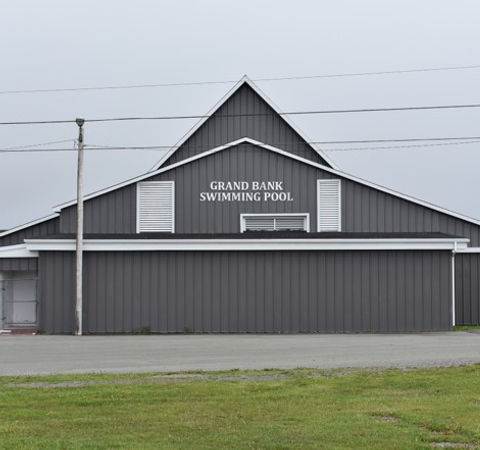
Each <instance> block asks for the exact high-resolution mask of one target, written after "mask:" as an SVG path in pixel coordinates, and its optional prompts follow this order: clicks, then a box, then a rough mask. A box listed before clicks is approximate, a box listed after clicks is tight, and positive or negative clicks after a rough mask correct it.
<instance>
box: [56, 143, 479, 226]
mask: <svg viewBox="0 0 480 450" xmlns="http://www.w3.org/2000/svg"><path fill="white" fill-rule="evenodd" d="M244 143H248V144H252V145H255V146H257V147H260V148H263V149H265V150H269V151H271V152H274V153H277V154H280V155H283V156H285V157H287V158H291V159H294V160H297V161H299V162H302V163H304V164H307V165H310V166H312V167H316V168H317V169H321V170H324V171H325V172H329V173H331V174H334V175H337V176H339V177H342V178H346V179H348V180H352V181H355V182H356V183H359V184H363V185H364V186H368V187H371V188H373V189H376V190H378V191H382V192H385V193H387V194H390V195H393V196H395V197H398V198H402V199H403V200H407V201H409V202H412V203H416V204H417V205H421V206H424V207H426V208H429V209H432V210H434V211H438V212H441V213H443V214H447V215H449V216H452V217H456V218H457V219H461V220H464V221H466V222H470V223H473V224H475V225H480V221H479V220H476V219H473V218H471V217H468V216H464V215H462V214H459V213H456V212H453V211H450V210H448V209H445V208H442V207H441V206H437V205H434V204H432V203H429V202H426V201H423V200H419V199H417V198H415V197H411V196H409V195H405V194H402V193H400V192H397V191H395V190H393V189H389V188H387V187H384V186H381V185H378V184H375V183H371V182H370V181H367V180H364V179H362V178H359V177H356V176H354V175H350V174H348V173H346V172H342V171H340V170H337V169H332V168H331V167H328V166H324V165H322V164H319V163H316V162H313V161H310V160H309V159H306V158H302V157H301V156H298V155H294V154H292V153H289V152H286V151H285V150H282V149H280V148H277V147H274V146H272V145H268V144H265V143H263V142H259V141H255V140H254V139H251V138H248V137H245V138H242V139H238V140H236V141H232V142H230V143H228V144H225V145H221V146H219V147H215V148H212V149H210V150H207V151H206V152H203V153H199V154H197V155H194V156H192V157H190V158H187V159H184V160H182V161H179V162H177V163H174V164H171V165H169V166H166V167H162V168H160V169H158V170H155V171H152V172H148V173H146V174H143V175H140V176H138V177H135V178H131V179H130V180H127V181H124V182H123V183H119V184H116V185H114V186H110V187H108V188H106V189H102V190H100V191H97V192H93V193H91V194H89V195H86V196H85V197H84V200H90V199H92V198H95V197H98V196H100V195H103V194H106V193H108V192H111V191H114V190H116V189H120V188H122V187H124V186H128V185H130V184H133V183H137V182H138V181H141V180H144V179H146V178H151V177H153V176H155V175H158V174H161V173H164V172H167V171H169V170H172V169H175V168H176V167H180V166H183V165H185V164H189V163H191V162H193V161H196V160H198V159H201V158H204V157H206V156H209V155H212V154H214V153H217V152H220V151H223V150H226V149H228V148H231V147H234V146H237V145H240V144H244ZM75 204H76V200H72V201H70V202H68V203H63V204H61V205H58V206H57V208H56V209H55V211H57V212H58V211H60V210H62V209H63V208H66V207H68V206H72V205H75Z"/></svg>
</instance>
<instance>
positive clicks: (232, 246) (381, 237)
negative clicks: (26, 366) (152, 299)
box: [25, 232, 469, 252]
mask: <svg viewBox="0 0 480 450" xmlns="http://www.w3.org/2000/svg"><path fill="white" fill-rule="evenodd" d="M468 242H469V239H467V238H462V237H456V236H450V235H446V234H443V233H339V232H336V233H303V232H286V233H283V232H251V233H241V234H231V235H226V234H208V235H198V234H197V235H195V234H190V235H178V234H173V233H168V234H164V233H155V234H135V235H115V237H112V236H109V235H86V236H85V237H84V242H83V249H84V251H87V252H88V251H255V250H257V251H266V250H450V251H456V250H460V249H464V248H466V247H467V244H468ZM25 249H26V250H27V251H30V252H38V251H75V239H74V236H73V235H62V236H52V237H49V238H45V239H26V240H25Z"/></svg>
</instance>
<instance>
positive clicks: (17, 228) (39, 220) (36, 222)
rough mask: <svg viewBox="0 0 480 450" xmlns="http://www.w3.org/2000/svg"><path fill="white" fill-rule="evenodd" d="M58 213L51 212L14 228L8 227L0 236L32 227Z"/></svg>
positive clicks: (53, 217) (52, 217)
mask: <svg viewBox="0 0 480 450" xmlns="http://www.w3.org/2000/svg"><path fill="white" fill-rule="evenodd" d="M58 216H59V214H58V213H53V214H50V215H48V216H45V217H41V218H40V219H36V220H32V221H31V222H28V223H24V224H23V225H19V226H17V227H15V228H10V229H9V230H5V231H3V232H2V233H0V237H3V236H7V235H9V234H12V233H16V232H17V231H20V230H23V229H24V228H29V227H33V226H34V225H38V224H39V223H42V222H46V221H47V220H51V219H55V217H58Z"/></svg>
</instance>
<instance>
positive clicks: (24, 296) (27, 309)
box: [4, 272, 37, 326]
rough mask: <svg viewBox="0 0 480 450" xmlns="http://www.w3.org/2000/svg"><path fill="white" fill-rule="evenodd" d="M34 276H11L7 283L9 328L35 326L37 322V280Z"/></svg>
mask: <svg viewBox="0 0 480 450" xmlns="http://www.w3.org/2000/svg"><path fill="white" fill-rule="evenodd" d="M34 276H35V275H34V274H26V273H23V274H21V273H18V272H17V273H15V274H11V275H10V277H9V279H8V280H5V281H4V284H5V283H6V291H4V293H5V294H6V295H4V299H5V297H6V302H4V304H5V303H6V310H7V311H6V313H7V314H6V316H7V317H6V318H7V320H6V322H7V325H8V326H22V325H34V324H36V322H37V280H36V279H35V278H34Z"/></svg>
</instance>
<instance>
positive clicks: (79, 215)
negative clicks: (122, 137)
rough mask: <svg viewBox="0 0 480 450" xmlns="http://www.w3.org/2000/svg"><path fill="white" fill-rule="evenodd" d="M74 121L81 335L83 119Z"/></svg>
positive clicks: (77, 323) (77, 320) (79, 323)
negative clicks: (76, 144)
mask: <svg viewBox="0 0 480 450" xmlns="http://www.w3.org/2000/svg"><path fill="white" fill-rule="evenodd" d="M75 122H76V123H77V125H78V163H77V239H76V276H75V287H76V292H75V335H76V336H81V335H82V311H83V297H82V287H83V124H84V123H85V119H76V120H75Z"/></svg>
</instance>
